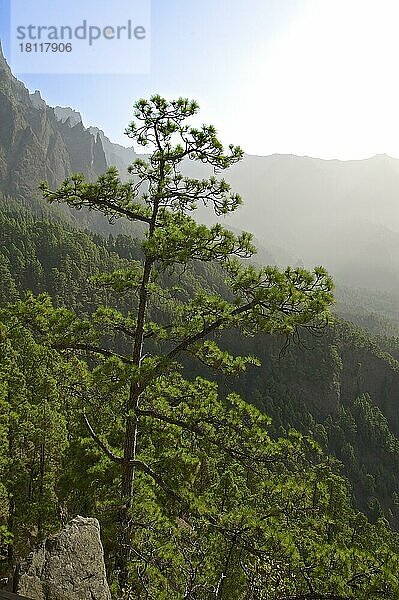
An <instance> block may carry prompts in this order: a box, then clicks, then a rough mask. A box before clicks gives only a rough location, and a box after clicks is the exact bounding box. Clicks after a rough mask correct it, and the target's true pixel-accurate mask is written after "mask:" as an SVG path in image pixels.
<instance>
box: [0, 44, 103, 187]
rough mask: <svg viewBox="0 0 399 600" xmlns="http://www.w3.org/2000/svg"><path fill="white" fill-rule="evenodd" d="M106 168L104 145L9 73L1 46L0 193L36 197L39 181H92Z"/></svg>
mask: <svg viewBox="0 0 399 600" xmlns="http://www.w3.org/2000/svg"><path fill="white" fill-rule="evenodd" d="M106 168H107V161H106V157H105V153H104V149H103V145H102V142H101V139H100V138H99V136H97V137H94V136H93V135H92V134H91V133H89V132H88V131H87V130H86V129H85V128H84V127H83V125H82V124H81V123H78V124H76V125H75V126H74V127H71V126H70V124H68V123H62V122H61V121H59V120H58V119H57V118H56V115H55V113H54V109H53V108H51V107H49V106H47V105H46V103H45V102H44V101H43V100H42V99H41V98H40V95H39V94H38V93H37V92H35V94H32V95H30V94H29V92H28V90H27V89H26V88H25V86H24V85H23V84H22V83H21V82H19V81H18V80H17V79H16V78H15V77H14V76H13V74H12V73H11V70H10V68H9V66H8V64H7V62H6V60H5V58H4V55H3V53H2V50H1V46H0V190H1V191H2V192H4V193H6V194H10V195H11V196H18V197H24V198H31V197H37V196H38V193H37V187H38V184H39V183H40V181H42V180H43V179H45V180H47V181H48V182H49V184H50V185H51V186H56V185H58V184H60V182H61V181H62V180H63V179H64V178H65V177H66V176H68V175H69V174H71V173H73V172H82V173H84V174H85V175H86V176H87V177H88V178H90V179H91V178H95V177H97V176H98V175H99V174H100V173H102V172H103V171H105V169H106Z"/></svg>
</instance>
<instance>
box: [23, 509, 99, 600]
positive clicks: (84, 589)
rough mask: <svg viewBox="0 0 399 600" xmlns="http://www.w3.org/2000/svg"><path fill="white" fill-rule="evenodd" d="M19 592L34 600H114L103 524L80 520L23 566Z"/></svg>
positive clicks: (34, 554) (63, 531)
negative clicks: (109, 583)
mask: <svg viewBox="0 0 399 600" xmlns="http://www.w3.org/2000/svg"><path fill="white" fill-rule="evenodd" d="M16 592H17V593H18V594H22V595H23V596H27V597H29V598H32V600H110V599H111V594H110V591H109V587H108V584H107V579H106V572H105V565H104V555H103V548H102V545H101V540H100V525H99V523H98V521H97V519H89V518H84V517H76V518H75V519H73V520H72V521H70V523H69V524H68V525H67V526H66V527H65V529H63V530H62V531H61V532H60V533H58V534H56V535H53V536H51V537H49V538H47V539H46V540H45V541H44V542H43V543H42V544H41V545H40V546H39V547H38V548H37V549H36V550H35V551H33V552H32V553H31V554H30V555H29V556H28V558H27V559H26V560H25V561H24V562H23V563H22V564H21V565H20V569H19V574H18V582H17V586H16Z"/></svg>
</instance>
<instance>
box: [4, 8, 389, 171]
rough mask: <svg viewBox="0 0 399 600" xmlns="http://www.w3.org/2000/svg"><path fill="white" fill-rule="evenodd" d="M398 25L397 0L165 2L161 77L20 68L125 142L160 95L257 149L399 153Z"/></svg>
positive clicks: (34, 85) (157, 30)
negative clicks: (141, 100) (146, 104)
mask: <svg viewBox="0 0 399 600" xmlns="http://www.w3.org/2000/svg"><path fill="white" fill-rule="evenodd" d="M99 4H101V2H100V3H99ZM2 7H3V13H4V18H3V20H2V29H1V37H2V40H3V45H4V47H5V53H6V55H7V36H8V30H7V27H8V26H7V18H6V17H7V10H6V8H7V2H6V1H5V0H3V4H2ZM398 24H399V3H398V2H397V0H379V1H378V2H377V1H375V0H249V1H247V2H244V1H243V0H240V1H238V0H204V1H201V2H200V1H199V0H191V1H190V2H183V0H168V2H164V1H163V0H153V2H152V31H151V41H152V66H151V72H150V74H148V75H129V76H122V75H119V76H118V75H112V76H106V75H98V76H96V75H91V76H76V75H75V76H74V75H69V76H65V75H43V74H38V75H24V74H23V73H17V75H18V77H19V78H20V79H22V80H23V81H24V82H25V83H26V85H27V86H28V87H29V89H30V90H32V91H34V90H35V89H40V90H41V92H42V94H43V97H44V99H45V100H46V101H47V102H48V103H49V104H50V105H57V104H61V105H66V104H68V105H70V106H71V107H73V108H74V109H76V110H79V111H80V112H81V113H82V115H83V120H84V123H85V124H86V125H97V126H99V127H101V128H102V129H104V131H105V133H106V134H107V135H108V136H109V137H110V138H111V139H112V140H113V141H118V142H120V143H123V144H125V145H128V143H129V140H128V139H127V138H126V137H125V136H124V135H123V131H124V128H125V126H126V125H127V123H128V121H129V120H130V118H131V114H132V111H131V106H132V103H133V102H134V100H135V99H137V98H138V97H143V96H144V97H146V96H148V95H149V94H151V93H156V92H159V93H160V94H162V95H165V96H167V97H176V96H179V95H183V96H189V97H193V98H195V99H197V100H198V101H199V103H200V105H201V108H202V110H201V119H202V120H203V121H207V122H211V123H214V124H215V125H216V126H217V128H218V130H219V132H220V134H221V136H222V139H223V141H225V142H234V143H239V144H240V145H241V146H242V147H243V148H244V150H245V151H246V152H248V153H251V154H261V155H266V154H272V153H293V154H299V155H310V156H317V157H322V158H341V159H356V158H364V157H368V156H371V155H374V154H379V153H387V154H390V155H392V156H395V157H399V108H398V107H399V84H398V58H399V36H398V33H397V32H398Z"/></svg>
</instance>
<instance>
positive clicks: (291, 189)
mask: <svg viewBox="0 0 399 600" xmlns="http://www.w3.org/2000/svg"><path fill="white" fill-rule="evenodd" d="M0 123H1V125H0V190H1V191H2V192H3V193H6V194H9V195H11V196H18V197H23V198H25V199H29V200H30V199H32V198H38V192H37V186H38V184H39V182H40V181H41V180H42V179H46V180H48V181H49V183H50V185H52V186H56V185H58V184H59V183H60V182H61V181H62V180H63V179H64V178H65V177H66V176H68V175H69V174H70V173H72V172H83V173H85V175H86V176H87V177H89V178H91V179H93V178H96V177H97V176H98V175H99V174H100V173H102V172H103V171H104V170H105V169H106V168H107V166H109V165H115V166H116V167H117V168H118V169H119V171H120V173H121V176H122V177H123V178H126V177H127V167H128V165H129V164H131V163H132V161H133V160H134V158H135V157H136V156H138V155H136V154H135V152H134V149H133V148H132V147H128V148H125V147H124V146H121V145H119V144H114V143H112V142H111V141H110V140H109V139H108V138H107V137H106V135H105V133H104V132H103V131H102V130H101V129H98V128H96V127H89V128H86V127H84V125H83V123H82V118H81V115H80V114H79V113H78V112H77V111H75V110H73V109H72V108H69V107H60V106H57V107H55V108H52V107H49V106H48V105H47V104H46V102H45V101H44V100H43V99H42V98H41V95H40V92H39V91H36V92H35V93H33V94H30V93H29V92H28V90H27V89H26V87H25V86H24V84H23V83H21V82H20V81H18V80H17V79H16V78H15V77H14V76H13V75H12V73H11V71H10V68H9V66H8V64H7V62H6V60H5V58H4V56H3V54H2V52H1V47H0ZM184 170H185V172H186V173H187V174H189V175H194V176H206V175H207V173H208V172H209V171H208V170H207V168H206V166H204V165H198V164H196V163H192V162H190V161H188V162H187V163H186V164H185V166H184ZM226 179H228V180H229V181H230V182H231V184H232V186H233V188H234V190H235V191H238V192H239V193H240V194H241V195H242V196H243V198H244V205H243V206H242V207H241V208H240V210H238V211H237V213H235V214H234V215H231V216H229V217H228V218H226V224H227V225H228V226H231V227H233V228H234V229H240V230H242V229H243V230H248V231H252V232H254V234H255V235H256V238H257V239H258V240H259V245H260V246H262V247H263V248H264V249H263V250H262V249H261V252H260V255H259V257H258V260H259V262H264V260H265V259H268V260H269V261H270V262H275V263H277V264H280V265H285V264H288V263H293V264H297V265H298V264H299V265H300V264H303V265H305V266H313V265H314V264H323V265H325V266H326V267H327V268H328V269H329V270H330V271H331V273H332V274H333V275H334V276H335V277H336V279H337V280H338V281H340V282H342V283H343V284H344V285H346V286H350V287H355V288H367V289H376V290H382V291H384V292H388V293H391V294H394V295H395V296H398V297H399V262H398V260H397V257H399V160H397V159H394V158H391V157H389V156H387V155H378V156H374V157H372V158H370V159H366V160H357V161H339V160H321V159H317V158H309V157H299V156H293V155H278V154H275V155H272V156H264V157H262V156H250V155H246V156H245V158H244V159H243V160H242V161H241V162H240V163H238V164H237V165H235V166H234V167H232V168H231V169H230V170H229V172H228V173H226ZM199 215H200V218H201V219H202V220H203V221H205V222H211V221H212V217H210V215H209V212H206V211H205V210H201V211H200V213H199ZM71 218H75V217H74V216H73V215H71ZM93 220H94V223H93ZM85 224H87V225H88V226H93V228H94V229H98V228H99V227H100V224H99V221H98V217H93V216H91V217H90V218H87V219H86V220H85ZM100 228H101V227H100Z"/></svg>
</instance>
